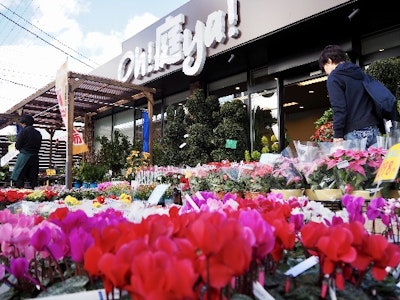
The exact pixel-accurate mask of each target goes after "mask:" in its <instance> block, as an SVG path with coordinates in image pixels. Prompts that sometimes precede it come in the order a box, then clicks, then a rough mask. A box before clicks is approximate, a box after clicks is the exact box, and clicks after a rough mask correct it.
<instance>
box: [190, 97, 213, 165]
mask: <svg viewBox="0 0 400 300" xmlns="http://www.w3.org/2000/svg"><path fill="white" fill-rule="evenodd" d="M186 108H187V112H188V113H187V115H186V116H185V122H184V124H185V126H186V130H187V134H188V137H187V138H186V139H185V142H186V146H185V147H184V148H183V149H182V152H183V153H182V158H183V162H184V164H187V165H189V166H195V165H197V164H204V163H208V162H210V161H211V160H212V159H211V156H210V153H211V152H212V151H213V150H214V149H215V145H214V133H213V129H214V128H215V127H217V125H218V123H219V121H220V115H219V101H218V98H217V97H215V96H208V97H205V95H204V91H203V90H201V89H197V90H195V91H194V92H193V94H192V95H190V96H189V97H188V98H187V102H186Z"/></svg>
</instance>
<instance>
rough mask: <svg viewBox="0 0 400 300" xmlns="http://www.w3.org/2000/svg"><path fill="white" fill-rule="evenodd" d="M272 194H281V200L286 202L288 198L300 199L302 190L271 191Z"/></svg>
mask: <svg viewBox="0 0 400 300" xmlns="http://www.w3.org/2000/svg"><path fill="white" fill-rule="evenodd" d="M271 192H272V193H274V194H282V196H283V199H285V200H288V199H289V198H290V197H301V196H303V194H304V190H303V189H287V190H285V189H271Z"/></svg>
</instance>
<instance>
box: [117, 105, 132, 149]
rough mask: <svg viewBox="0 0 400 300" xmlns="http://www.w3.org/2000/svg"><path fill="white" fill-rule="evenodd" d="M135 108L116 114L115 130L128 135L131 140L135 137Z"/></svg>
mask: <svg viewBox="0 0 400 300" xmlns="http://www.w3.org/2000/svg"><path fill="white" fill-rule="evenodd" d="M133 112H134V110H133V109H128V110H125V111H122V112H120V113H116V114H115V115H114V130H118V131H119V132H120V133H121V134H123V135H125V136H127V137H128V140H129V141H131V142H132V141H133V138H134V130H133V128H134V123H133V115H134V113H133Z"/></svg>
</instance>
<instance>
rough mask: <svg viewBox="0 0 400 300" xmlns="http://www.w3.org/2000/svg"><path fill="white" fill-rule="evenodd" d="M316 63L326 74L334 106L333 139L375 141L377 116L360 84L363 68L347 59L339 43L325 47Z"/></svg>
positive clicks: (377, 132) (369, 98) (367, 142)
mask: <svg viewBox="0 0 400 300" xmlns="http://www.w3.org/2000/svg"><path fill="white" fill-rule="evenodd" d="M318 62H319V66H320V68H321V70H324V71H325V72H326V74H327V75H328V80H327V82H326V85H327V89H328V95H329V101H330V103H331V106H332V109H333V130H334V139H333V141H334V142H336V141H343V140H357V139H358V140H361V139H365V140H366V148H368V147H370V146H372V145H374V144H376V142H377V136H378V135H379V129H378V124H380V123H381V122H383V120H379V118H378V117H377V114H376V112H375V106H374V103H373V100H372V99H371V97H370V96H369V94H368V92H367V91H366V90H365V88H364V86H363V79H364V74H365V73H364V71H363V70H362V69H361V68H360V67H359V66H358V65H356V64H354V63H352V62H350V61H348V60H347V56H346V53H345V52H344V51H343V50H342V49H341V48H340V47H339V46H338V45H329V46H326V47H325V48H324V50H323V51H322V53H321V55H320V57H319V61H318Z"/></svg>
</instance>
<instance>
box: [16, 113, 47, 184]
mask: <svg viewBox="0 0 400 300" xmlns="http://www.w3.org/2000/svg"><path fill="white" fill-rule="evenodd" d="M19 123H20V124H21V126H22V130H21V131H20V132H19V133H18V135H17V141H16V143H15V148H16V149H17V150H19V154H18V157H17V161H16V163H15V166H14V170H13V173H12V175H11V180H12V181H14V182H15V187H17V188H22V187H26V188H32V189H34V188H35V187H36V186H37V185H38V176H39V150H40V147H41V145H42V134H41V133H40V132H39V131H38V130H37V129H35V128H34V127H33V124H34V119H33V117H32V116H30V115H22V116H21V118H20V120H19ZM25 183H26V185H25Z"/></svg>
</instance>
